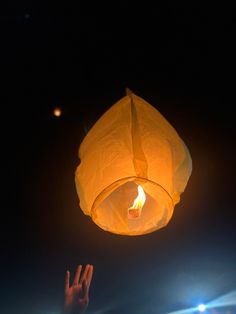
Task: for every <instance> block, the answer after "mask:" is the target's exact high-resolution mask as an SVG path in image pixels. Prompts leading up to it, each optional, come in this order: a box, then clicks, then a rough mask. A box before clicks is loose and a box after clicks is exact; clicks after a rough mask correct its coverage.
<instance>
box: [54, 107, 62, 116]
mask: <svg viewBox="0 0 236 314" xmlns="http://www.w3.org/2000/svg"><path fill="white" fill-rule="evenodd" d="M53 114H54V116H55V117H60V116H61V108H59V107H56V108H55V109H54V110H53Z"/></svg>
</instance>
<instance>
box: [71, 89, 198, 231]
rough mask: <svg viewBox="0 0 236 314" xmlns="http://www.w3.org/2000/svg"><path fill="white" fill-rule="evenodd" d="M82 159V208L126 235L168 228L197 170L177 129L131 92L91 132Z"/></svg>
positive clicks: (78, 184)
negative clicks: (177, 205)
mask: <svg viewBox="0 0 236 314" xmlns="http://www.w3.org/2000/svg"><path fill="white" fill-rule="evenodd" d="M79 157H80V161H81V162H80V164H79V166H78V168H77V170H76V174H75V182H76V189H77V192H78V196H79V199H80V207H81V209H82V210H83V212H84V213H85V214H86V215H89V216H91V218H92V220H93V221H94V222H95V223H96V224H97V225H98V226H99V227H101V228H102V229H104V230H106V231H109V232H112V233H116V234H121V235H141V234H145V233H150V232H153V231H155V230H157V229H160V228H162V227H164V226H166V225H167V223H168V222H169V220H170V219H171V217H172V214H173V210H174V206H175V204H176V203H178V202H179V200H180V194H181V193H182V192H183V191H184V189H185V187H186V184H187V181H188V179H189V176H190V174H191V170H192V162H191V157H190V154H189V151H188V149H187V147H186V146H185V144H184V142H183V141H182V140H181V139H180V137H179V135H178V134H177V132H176V131H175V130H174V128H173V127H172V126H171V125H170V124H169V123H168V122H167V120H166V119H165V118H164V117H163V116H162V115H161V114H160V113H159V112H158V111H157V110H156V109H155V108H154V107H152V106H151V105H150V104H148V103H147V102H146V101H145V100H143V99H142V98H140V97H138V96H136V95H135V94H133V93H132V92H130V91H128V93H127V96H125V97H124V98H122V99H121V100H120V101H118V102H117V103H115V104H114V105H113V106H112V107H111V108H110V109H109V110H108V111H107V112H105V113H104V115H103V116H102V117H101V118H100V119H99V120H98V121H97V122H96V123H95V125H94V126H93V127H92V128H91V130H90V131H89V132H88V134H87V135H86V137H85V138H84V140H83V142H82V144H81V145H80V148H79Z"/></svg>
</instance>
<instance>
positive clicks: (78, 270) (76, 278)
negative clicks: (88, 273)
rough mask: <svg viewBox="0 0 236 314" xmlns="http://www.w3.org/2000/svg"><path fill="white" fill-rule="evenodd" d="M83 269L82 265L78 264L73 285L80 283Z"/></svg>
mask: <svg viewBox="0 0 236 314" xmlns="http://www.w3.org/2000/svg"><path fill="white" fill-rule="evenodd" d="M81 270H82V265H78V266H77V269H76V273H75V277H74V282H73V285H78V283H79V278H80V274H81Z"/></svg>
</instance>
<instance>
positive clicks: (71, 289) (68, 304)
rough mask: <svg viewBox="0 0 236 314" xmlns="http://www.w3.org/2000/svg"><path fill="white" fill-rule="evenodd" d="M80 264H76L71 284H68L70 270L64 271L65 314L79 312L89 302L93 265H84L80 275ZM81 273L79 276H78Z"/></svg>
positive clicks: (78, 313) (84, 309)
mask: <svg viewBox="0 0 236 314" xmlns="http://www.w3.org/2000/svg"><path fill="white" fill-rule="evenodd" d="M81 270H82V265H78V266H77V269H76V273H75V277H74V281H73V284H72V285H71V286H70V272H69V271H67V272H66V280H65V299H64V313H65V314H81V313H84V312H85V311H86V308H87V306H88V303H89V286H90V283H91V280H92V277H93V266H92V265H86V267H85V270H84V272H83V274H82V275H81ZM80 275H81V278H80Z"/></svg>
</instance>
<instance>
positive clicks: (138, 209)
mask: <svg viewBox="0 0 236 314" xmlns="http://www.w3.org/2000/svg"><path fill="white" fill-rule="evenodd" d="M145 201H146V195H145V192H144V190H143V188H142V187H141V185H138V196H137V197H136V199H135V200H134V203H133V205H132V207H130V208H128V218H130V219H132V218H138V217H140V216H141V213H142V208H143V205H144V203H145Z"/></svg>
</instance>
